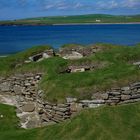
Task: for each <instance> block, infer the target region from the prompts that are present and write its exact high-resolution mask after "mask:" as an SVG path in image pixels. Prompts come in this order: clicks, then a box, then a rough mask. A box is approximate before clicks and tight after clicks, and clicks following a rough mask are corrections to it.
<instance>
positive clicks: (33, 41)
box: [0, 24, 140, 55]
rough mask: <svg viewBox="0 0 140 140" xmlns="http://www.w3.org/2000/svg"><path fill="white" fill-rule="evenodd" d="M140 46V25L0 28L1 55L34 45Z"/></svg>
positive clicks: (56, 46) (57, 46)
mask: <svg viewBox="0 0 140 140" xmlns="http://www.w3.org/2000/svg"><path fill="white" fill-rule="evenodd" d="M99 42H101V43H111V44H120V45H129V46H133V45H135V44H137V43H140V24H103V25H98V24H97V25H50V26H0V55H7V54H12V53H16V52H20V51H22V50H25V49H27V48H30V47H32V46H35V45H41V44H49V45H51V46H53V47H54V48H59V47H60V46H62V45H63V44H67V43H80V44H85V45H86V44H94V43H99Z"/></svg>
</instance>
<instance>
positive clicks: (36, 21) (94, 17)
mask: <svg viewBox="0 0 140 140" xmlns="http://www.w3.org/2000/svg"><path fill="white" fill-rule="evenodd" d="M82 23H83V24H84V23H140V15H127V16H125V15H124V16H123V15H105V14H90V15H75V16H50V17H38V18H27V19H21V20H12V21H0V25H52V24H82Z"/></svg>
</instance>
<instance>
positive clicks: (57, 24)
mask: <svg viewBox="0 0 140 140" xmlns="http://www.w3.org/2000/svg"><path fill="white" fill-rule="evenodd" d="M131 24H132V25H133V24H140V22H129V23H125V22H122V23H64V24H63V23H56V24H10V23H9V24H0V26H59V25H60V26H61V25H64V26H66V25H131Z"/></svg>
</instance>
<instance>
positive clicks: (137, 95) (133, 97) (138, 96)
mask: <svg viewBox="0 0 140 140" xmlns="http://www.w3.org/2000/svg"><path fill="white" fill-rule="evenodd" d="M139 98H140V94H135V95H132V96H131V99H139Z"/></svg>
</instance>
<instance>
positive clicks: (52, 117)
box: [0, 73, 140, 128]
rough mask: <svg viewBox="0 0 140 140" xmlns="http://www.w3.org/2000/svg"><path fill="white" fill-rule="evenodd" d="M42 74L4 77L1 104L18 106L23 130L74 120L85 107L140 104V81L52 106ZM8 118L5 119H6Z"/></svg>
mask: <svg viewBox="0 0 140 140" xmlns="http://www.w3.org/2000/svg"><path fill="white" fill-rule="evenodd" d="M41 78H42V73H36V74H32V73H30V74H16V75H14V76H11V77H7V78H2V77H1V78H0V103H3V104H8V105H13V106H15V107H16V114H17V116H18V117H19V119H20V124H19V125H20V127H22V128H35V127H42V126H47V125H52V124H55V123H60V122H63V121H65V120H67V119H70V118H71V117H72V116H73V115H74V114H75V113H76V112H78V111H80V110H81V109H83V108H95V107H98V106H101V105H120V104H128V103H135V102H138V101H140V82H137V83H133V84H130V85H129V86H127V87H120V88H113V89H110V90H109V91H106V92H102V93H100V92H98V93H94V94H93V95H92V97H91V98H92V99H91V100H78V99H76V98H70V97H69V98H66V103H63V104H58V103H50V102H47V101H45V100H43V95H44V93H43V91H42V90H40V89H39V82H40V80H41ZM3 117H4V116H3Z"/></svg>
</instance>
